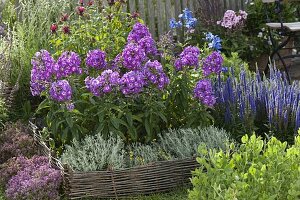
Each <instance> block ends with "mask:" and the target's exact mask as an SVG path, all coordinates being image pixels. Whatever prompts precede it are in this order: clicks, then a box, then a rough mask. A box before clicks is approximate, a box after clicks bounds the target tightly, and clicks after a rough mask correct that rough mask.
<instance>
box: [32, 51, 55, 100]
mask: <svg viewBox="0 0 300 200" xmlns="http://www.w3.org/2000/svg"><path fill="white" fill-rule="evenodd" d="M31 64H32V70H31V80H30V90H31V94H32V95H33V96H38V95H40V94H41V92H43V91H44V90H45V89H46V86H47V84H49V83H50V82H51V78H52V74H53V67H54V65H55V60H54V59H53V58H52V56H51V54H50V53H49V52H48V51H46V50H41V51H39V52H37V53H36V54H35V56H34V57H33V58H32V60H31Z"/></svg>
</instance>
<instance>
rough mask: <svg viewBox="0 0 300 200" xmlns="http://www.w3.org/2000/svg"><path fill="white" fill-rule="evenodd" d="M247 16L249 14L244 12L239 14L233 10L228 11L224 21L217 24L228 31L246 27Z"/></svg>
mask: <svg viewBox="0 0 300 200" xmlns="http://www.w3.org/2000/svg"><path fill="white" fill-rule="evenodd" d="M247 16H248V14H247V13H246V12H245V11H242V10H240V11H239V12H238V13H236V12H235V11H233V10H227V11H226V12H225V13H224V16H223V19H222V20H221V21H217V24H219V25H221V26H222V27H224V28H227V29H235V28H237V27H240V26H243V25H244V23H245V21H246V20H247Z"/></svg>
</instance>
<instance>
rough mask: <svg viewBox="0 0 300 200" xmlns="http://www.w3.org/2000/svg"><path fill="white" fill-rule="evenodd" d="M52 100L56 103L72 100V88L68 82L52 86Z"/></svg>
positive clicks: (61, 81)
mask: <svg viewBox="0 0 300 200" xmlns="http://www.w3.org/2000/svg"><path fill="white" fill-rule="evenodd" d="M49 94H50V98H51V99H53V100H54V101H58V102H65V101H70V100H71V98H72V88H71V86H70V84H69V82H68V81H67V80H59V81H56V82H53V83H52V84H51V87H50V90H49Z"/></svg>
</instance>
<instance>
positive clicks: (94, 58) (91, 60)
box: [85, 49, 107, 69]
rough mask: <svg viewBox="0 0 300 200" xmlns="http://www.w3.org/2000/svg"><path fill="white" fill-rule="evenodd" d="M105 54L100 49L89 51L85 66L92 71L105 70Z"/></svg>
mask: <svg viewBox="0 0 300 200" xmlns="http://www.w3.org/2000/svg"><path fill="white" fill-rule="evenodd" d="M105 59H106V53H105V52H103V51H101V50H100V49H95V50H92V51H89V52H88V54H87V57H86V61H85V63H86V66H87V67H90V68H94V69H105V68H106V65H107V63H106V61H105Z"/></svg>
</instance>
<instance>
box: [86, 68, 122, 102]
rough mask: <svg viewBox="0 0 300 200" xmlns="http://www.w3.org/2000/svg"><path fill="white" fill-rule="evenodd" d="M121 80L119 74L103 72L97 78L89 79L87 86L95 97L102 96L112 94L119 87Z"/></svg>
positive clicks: (87, 79)
mask: <svg viewBox="0 0 300 200" xmlns="http://www.w3.org/2000/svg"><path fill="white" fill-rule="evenodd" d="M119 80H120V75H119V72H114V71H112V70H110V69H108V70H105V71H103V72H102V73H101V75H100V76H98V77H97V78H91V77H87V78H86V79H85V84H86V87H87V89H88V90H89V91H90V92H92V93H93V95H95V96H102V95H103V94H106V93H110V92H112V90H113V89H114V88H115V87H117V86H118V85H119Z"/></svg>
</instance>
